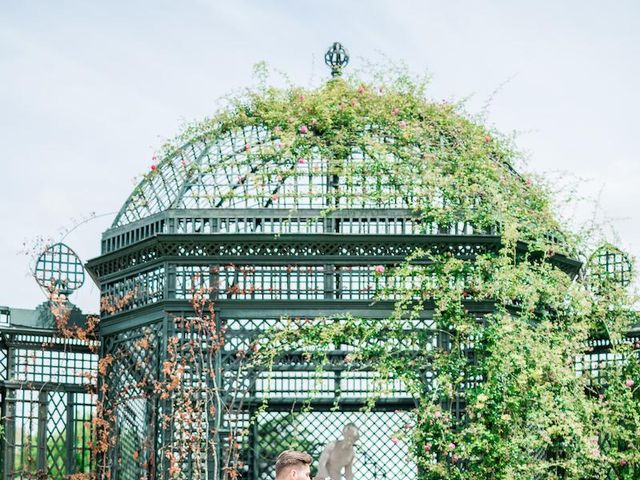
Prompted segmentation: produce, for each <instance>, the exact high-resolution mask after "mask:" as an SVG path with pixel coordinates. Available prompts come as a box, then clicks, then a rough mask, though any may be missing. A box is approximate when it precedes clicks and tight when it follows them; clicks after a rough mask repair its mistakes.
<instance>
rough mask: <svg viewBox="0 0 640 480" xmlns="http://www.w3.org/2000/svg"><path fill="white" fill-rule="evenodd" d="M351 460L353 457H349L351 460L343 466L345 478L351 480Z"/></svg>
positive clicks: (352, 460)
mask: <svg viewBox="0 0 640 480" xmlns="http://www.w3.org/2000/svg"><path fill="white" fill-rule="evenodd" d="M353 462H354V459H351V461H350V462H349V463H347V464H346V465H345V466H344V478H345V480H353Z"/></svg>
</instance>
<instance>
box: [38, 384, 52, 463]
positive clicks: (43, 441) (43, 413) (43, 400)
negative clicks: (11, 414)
mask: <svg viewBox="0 0 640 480" xmlns="http://www.w3.org/2000/svg"><path fill="white" fill-rule="evenodd" d="M48 398H49V392H47V391H46V390H40V392H38V457H37V460H36V468H37V469H38V471H39V472H43V473H44V474H45V475H46V469H47V400H48Z"/></svg>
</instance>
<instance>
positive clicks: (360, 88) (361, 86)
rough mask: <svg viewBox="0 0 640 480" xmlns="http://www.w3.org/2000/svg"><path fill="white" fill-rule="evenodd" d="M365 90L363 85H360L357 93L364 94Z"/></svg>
mask: <svg viewBox="0 0 640 480" xmlns="http://www.w3.org/2000/svg"><path fill="white" fill-rule="evenodd" d="M365 90H366V88H365V87H364V85H360V86H359V87H358V93H364V91H365Z"/></svg>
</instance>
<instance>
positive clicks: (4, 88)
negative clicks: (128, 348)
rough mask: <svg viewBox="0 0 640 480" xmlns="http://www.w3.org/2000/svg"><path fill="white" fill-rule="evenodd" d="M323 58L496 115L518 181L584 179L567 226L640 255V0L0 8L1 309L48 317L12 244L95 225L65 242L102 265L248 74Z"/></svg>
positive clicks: (304, 72) (304, 68) (89, 297)
mask: <svg viewBox="0 0 640 480" xmlns="http://www.w3.org/2000/svg"><path fill="white" fill-rule="evenodd" d="M333 41H340V42H342V43H343V44H344V45H345V46H346V47H347V48H348V49H349V51H350V53H351V57H352V61H351V65H352V66H353V67H357V66H358V65H361V64H362V59H363V58H366V59H370V60H373V61H378V62H384V58H385V56H388V57H392V58H395V59H398V60H403V61H404V62H406V63H407V64H408V66H409V68H410V69H411V70H412V71H414V72H415V73H417V74H420V73H423V72H425V71H428V72H429V73H430V74H431V75H432V83H431V90H430V95H431V97H432V98H433V99H434V100H441V99H448V100H451V99H454V100H455V99H462V98H467V97H468V98H469V100H468V110H470V111H471V112H472V113H478V112H481V111H482V109H483V107H484V106H485V104H487V103H489V110H488V116H487V120H488V122H489V123H490V124H492V125H493V126H495V127H496V128H497V129H499V130H501V131H502V132H505V133H509V132H513V131H516V132H519V133H518V137H517V144H518V146H519V147H520V148H521V149H522V150H523V151H524V152H526V153H527V156H528V162H527V165H526V170H528V171H532V172H538V173H544V174H546V175H549V176H551V177H556V178H557V177H558V176H562V177H563V178H565V177H567V175H569V176H570V177H571V178H574V179H582V181H581V183H580V188H579V194H580V195H582V196H584V198H585V200H584V201H582V202H581V203H580V204H579V205H578V207H577V208H576V209H573V210H571V211H568V212H567V213H568V216H569V217H571V218H573V219H575V221H576V222H580V221H584V220H586V219H589V218H591V217H592V215H593V213H594V209H595V208H596V205H597V207H598V209H597V212H596V216H597V218H598V219H599V221H601V222H603V223H604V224H605V225H606V228H605V232H606V234H607V235H608V238H609V239H610V240H612V241H614V242H615V243H617V244H618V245H620V246H621V247H623V248H626V249H627V250H629V251H630V252H631V253H632V254H634V255H635V256H639V255H640V213H639V210H640V193H638V188H639V187H638V185H639V183H640V155H639V154H638V151H639V149H640V135H639V134H638V129H639V127H638V123H639V122H638V113H639V112H640V66H639V61H638V59H640V2H638V1H637V0H629V1H610V2H602V1H585V0H579V1H562V2H559V1H552V0H549V1H543V0H535V1H534V0H530V1H526V2H525V1H518V2H514V1H512V0H511V1H495V0H492V1H477V0H469V1H447V2H442V1H415V2H410V1H400V0H393V1H372V2H365V1H357V2H356V1H352V2H347V1H345V0H342V1H330V0H323V1H316V2H289V1H278V2H277V1H258V0H254V1H244V2H243V1H238V0H229V1H226V2H215V1H205V0H200V1H184V0H183V1H179V2H178V1H161V0H153V1H134V0H128V1H115V0H109V1H106V0H105V1H91V2H89V1H86V0H85V1H52V0H43V1H28V0H2V1H1V2H0V87H1V88H0V179H1V182H0V226H1V227H0V228H2V231H1V233H0V305H9V306H12V307H23V308H33V307H35V306H36V305H37V304H38V303H40V302H41V301H42V300H43V294H42V292H40V291H39V289H38V287H37V285H36V283H35V282H34V281H33V280H32V279H31V278H30V277H29V261H30V260H29V258H28V257H27V256H25V255H24V254H21V253H19V252H20V251H21V250H23V243H26V245H27V246H30V245H33V244H34V242H35V240H36V238H37V237H38V236H43V237H45V238H52V239H54V240H59V239H60V238H61V236H62V235H64V233H63V232H64V231H65V229H69V228H72V227H73V226H74V225H76V224H78V223H79V222H81V221H82V220H83V219H85V218H88V217H89V216H91V215H92V212H95V214H97V215H103V216H101V217H100V218H98V219H95V220H93V221H90V222H88V223H85V224H81V225H80V226H78V227H77V228H76V229H75V230H74V231H73V232H72V233H70V234H68V235H67V236H66V238H65V242H67V243H68V244H69V245H70V246H71V247H72V248H73V249H75V250H76V251H77V253H78V254H79V255H80V257H81V258H82V259H83V260H84V261H86V260H88V259H90V258H92V257H95V256H97V255H98V254H99V247H100V234H101V232H102V231H103V230H105V229H106V228H107V227H108V225H109V224H110V222H111V221H112V220H113V217H114V215H115V212H116V211H117V210H118V209H119V208H120V206H121V205H122V203H123V202H124V201H125V199H126V198H127V196H128V194H129V192H130V191H131V190H132V188H133V185H134V183H133V182H134V177H136V176H138V175H140V174H141V173H144V172H146V171H148V169H149V165H150V164H151V163H152V161H151V157H152V155H153V153H154V151H155V150H156V149H157V148H158V147H159V146H160V145H161V143H162V142H163V140H165V139H167V138H170V137H173V136H174V135H175V134H176V133H178V131H179V129H180V125H181V124H183V123H184V121H189V120H194V119H199V118H202V117H204V116H206V115H211V114H212V113H214V112H215V109H216V100H217V99H218V98H220V97H221V96H223V95H225V94H227V93H230V92H233V91H237V90H238V89H239V88H241V87H244V86H247V85H250V84H251V83H252V77H251V72H252V67H253V65H254V64H255V63H257V62H259V61H263V60H264V61H267V62H268V63H269V64H270V65H271V66H272V67H273V68H274V69H279V70H282V71H284V72H286V73H287V74H288V75H289V76H290V78H291V79H292V80H293V81H294V82H295V83H298V84H301V85H303V86H308V85H311V84H317V83H318V82H320V81H322V79H323V78H324V77H325V76H326V75H327V74H328V71H327V69H326V67H325V66H324V65H323V63H322V56H323V54H324V51H325V50H326V48H327V47H328V46H329V45H330V44H331V43H332V42H333ZM496 91H497V92H496ZM494 92H496V94H495V95H492V94H493V93H494ZM489 100H490V102H488V101H489ZM563 182H564V183H566V184H571V183H572V181H569V180H565V181H563ZM98 296H99V293H98V290H97V288H96V287H95V285H93V284H92V282H91V280H90V279H88V280H87V283H86V285H85V287H83V288H82V289H81V290H80V291H79V292H77V293H76V294H75V295H74V298H73V299H74V300H75V302H76V303H77V304H78V305H80V306H81V307H82V308H83V309H85V310H88V311H93V312H95V311H96V310H97V305H98Z"/></svg>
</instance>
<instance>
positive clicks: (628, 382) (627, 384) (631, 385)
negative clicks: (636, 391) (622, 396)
mask: <svg viewBox="0 0 640 480" xmlns="http://www.w3.org/2000/svg"><path fill="white" fill-rule="evenodd" d="M624 384H625V385H626V386H627V387H629V388H631V387H633V386H634V385H635V384H636V382H634V381H633V380H631V379H630V378H629V379H628V380H627V381H626V382H624Z"/></svg>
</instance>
